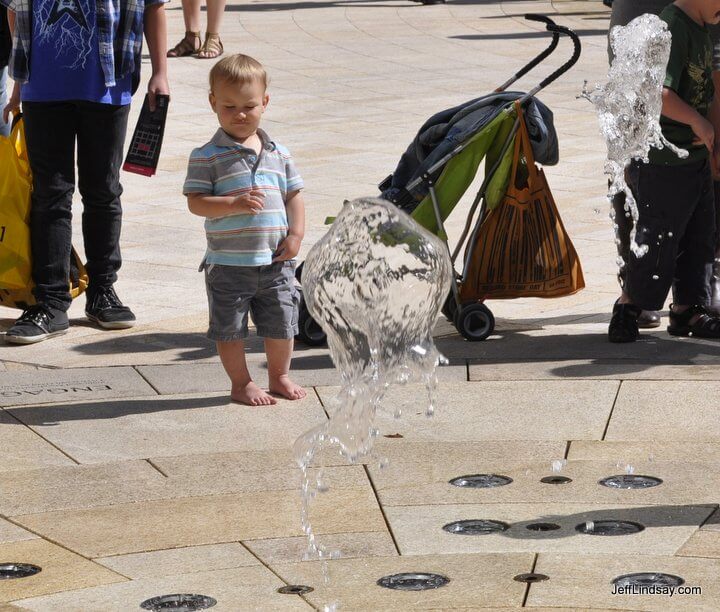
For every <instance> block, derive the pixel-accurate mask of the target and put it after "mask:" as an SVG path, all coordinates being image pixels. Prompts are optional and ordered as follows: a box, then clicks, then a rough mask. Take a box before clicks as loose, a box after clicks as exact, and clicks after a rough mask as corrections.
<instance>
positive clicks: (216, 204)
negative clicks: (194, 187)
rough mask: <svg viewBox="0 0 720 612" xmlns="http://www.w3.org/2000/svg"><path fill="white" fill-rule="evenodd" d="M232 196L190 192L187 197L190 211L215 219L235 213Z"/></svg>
mask: <svg viewBox="0 0 720 612" xmlns="http://www.w3.org/2000/svg"><path fill="white" fill-rule="evenodd" d="M234 200H235V198H233V197H232V196H208V195H199V194H190V195H188V197H187V201H188V208H189V209H190V212H191V213H192V214H194V215H198V216H199V217H206V218H208V219H213V218H216V217H227V216H228V215H231V214H233V207H232V204H233V201H234Z"/></svg>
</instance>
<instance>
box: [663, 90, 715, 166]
mask: <svg viewBox="0 0 720 612" xmlns="http://www.w3.org/2000/svg"><path fill="white" fill-rule="evenodd" d="M662 102H663V103H662V114H663V115H665V117H667V118H668V119H672V120H673V121H677V122H679V123H684V124H685V125H689V126H690V127H691V128H692V131H693V132H694V134H695V136H696V138H695V140H694V141H693V144H704V145H705V146H706V147H707V148H708V151H710V152H711V153H712V151H713V147H714V144H715V130H714V129H713V126H712V123H710V122H709V121H708V120H707V119H705V117H703V116H702V115H701V114H700V113H698V112H697V111H696V110H695V109H694V108H693V107H692V106H690V105H689V104H688V103H687V102H685V101H684V100H683V99H682V98H681V97H680V96H678V95H677V94H676V93H675V92H674V91H673V90H672V89H670V88H669V87H663V93H662Z"/></svg>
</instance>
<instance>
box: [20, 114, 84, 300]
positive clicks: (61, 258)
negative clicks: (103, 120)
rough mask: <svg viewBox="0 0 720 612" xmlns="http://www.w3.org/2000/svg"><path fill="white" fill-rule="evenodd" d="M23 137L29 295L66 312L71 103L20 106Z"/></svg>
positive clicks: (72, 127)
mask: <svg viewBox="0 0 720 612" xmlns="http://www.w3.org/2000/svg"><path fill="white" fill-rule="evenodd" d="M23 114H24V118H25V119H24V120H25V137H26V141H27V147H28V157H29V159H30V168H31V170H32V174H33V192H32V198H31V203H32V206H31V210H30V243H31V247H32V248H31V251H32V258H33V262H32V276H33V280H34V282H35V289H34V290H33V293H34V295H35V298H36V299H37V300H38V302H41V303H47V304H49V305H51V306H53V307H54V308H58V309H60V310H67V309H68V308H69V306H70V302H71V298H70V292H69V284H68V278H69V275H70V249H71V240H72V197H73V192H74V191H75V135H76V127H77V126H76V105H75V104H74V103H72V102H24V103H23Z"/></svg>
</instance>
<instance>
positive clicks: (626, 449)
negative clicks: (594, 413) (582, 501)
mask: <svg viewBox="0 0 720 612" xmlns="http://www.w3.org/2000/svg"><path fill="white" fill-rule="evenodd" d="M568 459H570V460H580V461H583V460H584V461H602V460H606V461H613V460H618V459H622V460H624V461H626V462H630V463H634V464H643V465H645V466H647V469H651V468H650V466H651V465H652V464H653V463H654V462H655V461H677V462H679V463H715V462H719V461H720V442H718V441H710V440H708V441H706V442H696V441H691V440H682V441H676V440H641V441H637V442H632V441H629V442H625V441H622V442H619V441H617V440H602V441H599V440H573V441H572V442H571V443H570V449H569V451H568ZM643 469H646V468H643Z"/></svg>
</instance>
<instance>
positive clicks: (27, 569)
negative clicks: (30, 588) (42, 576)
mask: <svg viewBox="0 0 720 612" xmlns="http://www.w3.org/2000/svg"><path fill="white" fill-rule="evenodd" d="M41 571H42V568H41V567H39V566H37V565H31V564H30V563H0V580H12V579H13V578H27V577H28V576H34V575H35V574H37V573H39V572H41Z"/></svg>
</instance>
